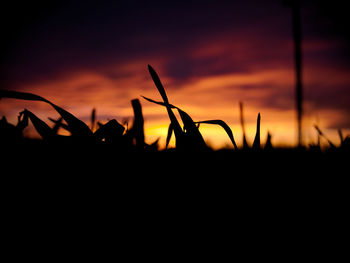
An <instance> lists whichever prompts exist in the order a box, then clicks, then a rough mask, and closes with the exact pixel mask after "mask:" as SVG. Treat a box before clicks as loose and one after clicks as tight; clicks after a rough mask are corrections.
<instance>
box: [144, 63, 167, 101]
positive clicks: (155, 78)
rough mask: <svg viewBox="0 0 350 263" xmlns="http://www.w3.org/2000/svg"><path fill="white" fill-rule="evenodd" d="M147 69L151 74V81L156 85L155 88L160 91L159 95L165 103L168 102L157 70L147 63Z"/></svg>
mask: <svg viewBox="0 0 350 263" xmlns="http://www.w3.org/2000/svg"><path fill="white" fill-rule="evenodd" d="M148 71H149V73H150V74H151V77H152V79H153V82H154V84H155V85H156V87H157V89H158V91H159V93H160V96H162V99H163V101H164V102H165V103H169V100H168V97H167V95H166V93H165V89H164V87H163V84H162V82H161V81H160V78H159V76H158V74H157V72H156V71H155V70H154V69H153V68H152V67H151V66H150V65H148Z"/></svg>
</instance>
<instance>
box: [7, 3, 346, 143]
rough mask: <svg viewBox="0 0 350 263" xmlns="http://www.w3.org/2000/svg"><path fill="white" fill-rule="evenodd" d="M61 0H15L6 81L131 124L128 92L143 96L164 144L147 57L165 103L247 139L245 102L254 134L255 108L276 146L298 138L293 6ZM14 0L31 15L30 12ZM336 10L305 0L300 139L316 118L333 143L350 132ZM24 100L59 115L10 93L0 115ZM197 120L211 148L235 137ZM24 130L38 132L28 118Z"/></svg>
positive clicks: (310, 133)
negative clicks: (22, 0)
mask: <svg viewBox="0 0 350 263" xmlns="http://www.w3.org/2000/svg"><path fill="white" fill-rule="evenodd" d="M68 2H69V3H68ZM68 2H67V3H65V1H62V3H61V4H59V5H58V6H55V5H53V6H52V7H51V6H50V5H49V6H46V7H45V6H35V4H34V3H31V4H28V5H27V6H20V7H19V6H17V5H14V6H13V13H15V14H17V16H15V18H17V20H18V22H17V23H14V24H13V25H12V27H11V28H10V29H9V32H8V35H6V34H5V39H6V40H8V41H7V44H8V45H7V46H6V49H4V53H6V56H4V57H3V58H1V61H0V62H2V63H1V64H0V66H1V68H0V69H1V71H0V73H1V79H0V81H1V88H3V89H8V90H17V91H23V92H30V93H34V94H38V95H40V96H42V97H44V98H47V99H49V100H51V101H53V102H54V103H56V104H57V105H59V106H61V107H63V108H64V109H66V110H67V111H69V112H71V113H72V114H74V115H75V116H77V117H78V118H80V119H82V120H83V121H85V122H86V123H87V124H89V122H90V114H91V110H92V109H93V108H96V110H97V111H96V113H97V120H98V121H101V122H106V121H108V120H109V119H116V120H117V121H118V122H120V123H124V122H125V121H129V123H131V121H132V118H133V112H132V107H131V103H130V101H131V100H132V99H135V98H138V99H140V101H141V104H142V107H143V115H144V119H145V136H146V142H147V143H151V142H153V141H155V140H156V139H157V138H160V146H161V147H164V144H165V138H166V134H167V128H168V125H169V123H170V122H169V119H168V116H167V113H166V110H165V109H164V108H163V107H161V106H159V105H154V104H152V103H150V102H148V101H145V100H144V99H143V98H142V97H141V95H143V96H146V97H148V98H152V99H155V100H161V98H160V95H159V93H158V91H157V89H156V87H155V86H154V83H153V81H152V79H151V77H150V76H149V73H148V71H147V64H150V65H152V66H153V68H154V69H155V70H156V71H157V73H158V74H159V76H160V79H161V81H162V82H163V84H164V87H165V89H166V92H167V94H168V97H169V100H170V102H171V103H172V104H174V105H176V106H178V107H180V108H181V109H183V110H184V111H186V112H187V113H188V114H189V115H190V116H191V117H192V118H193V119H194V121H203V120H209V119H221V120H223V121H225V122H226V123H227V124H228V125H229V126H230V127H231V129H232V131H233V134H234V137H235V139H236V141H237V143H238V145H242V130H241V127H240V121H239V102H243V103H244V109H245V111H244V115H245V124H246V132H247V137H248V138H247V139H248V140H249V141H250V142H251V143H252V141H253V138H254V135H255V125H256V118H257V115H258V113H261V118H262V119H261V137H262V142H264V140H265V138H266V135H267V132H268V131H269V132H270V133H271V134H272V143H273V144H274V145H288V146H295V145H296V143H297V134H296V131H297V124H296V111H295V79H294V75H295V73H294V60H293V38H292V24H291V10H290V8H289V7H286V6H283V5H282V4H281V3H279V1H257V0H248V1H219V2H217V1H212V0H203V1H190V2H188V1H185V2H182V1H166V2H164V1H157V0H154V1H148V2H147V3H144V2H143V1H140V2H138V1H135V2H133V4H130V3H127V2H125V1H113V3H112V2H111V1H104V0H101V1H98V2H96V3H94V1H91V2H90V1H89V3H86V1H79V0H77V1H74V3H71V1H68ZM32 5H33V6H32ZM48 7H50V8H48ZM21 8H23V10H22V12H23V14H27V13H28V14H32V15H29V16H28V17H26V19H27V20H26V21H23V17H22V15H21V12H20V11H21ZM333 9H334V10H333ZM344 10H345V9H344ZM29 11H32V12H29ZM325 11H327V12H325ZM331 11H333V12H334V13H331ZM38 12H39V14H38ZM339 12H343V11H342V10H338V8H335V7H332V6H331V5H326V6H324V5H323V3H318V2H317V4H315V3H313V2H312V1H309V0H305V1H303V5H302V10H301V14H302V35H303V41H302V50H303V77H304V80H303V84H304V118H303V130H304V137H303V140H304V144H305V145H308V144H309V143H316V142H317V132H316V130H315V129H314V128H313V126H314V125H315V124H317V125H318V126H319V127H320V128H321V129H322V130H323V131H324V133H325V134H326V135H327V136H328V137H329V138H330V139H331V140H332V141H333V143H334V144H338V143H339V137H338V132H337V131H338V129H341V130H342V131H343V133H344V135H346V134H349V132H350V118H349V116H350V104H349V103H348V102H349V100H350V93H349V86H350V78H349V76H350V63H349V61H350V60H348V59H347V58H348V57H347V56H348V46H349V43H348V39H347V37H346V34H345V33H346V32H344V31H342V30H343V29H342V26H343V24H342V23H341V22H342V21H341V20H340V21H339V20H338V19H340V18H341V17H342V16H338V13H339ZM336 18H337V19H336ZM14 20H15V19H14ZM17 20H16V21H17ZM5 33H6V32H5ZM6 37H7V38H6ZM24 108H28V109H29V110H31V111H33V113H35V114H36V115H37V116H38V117H40V118H41V119H42V120H44V121H45V122H47V123H48V124H50V122H49V121H48V119H47V118H48V117H52V118H56V117H58V116H57V113H56V112H55V111H53V110H52V109H51V108H50V107H49V106H48V105H45V104H44V103H40V102H29V101H18V100H9V99H2V100H1V101H0V117H2V116H6V118H7V119H8V121H9V122H11V123H16V121H17V115H18V113H19V112H20V111H22V110H23V109H24ZM200 131H201V132H202V134H203V137H204V139H205V140H206V141H207V142H208V143H209V144H210V145H212V146H213V147H214V148H216V149H217V148H221V147H225V146H227V145H229V146H230V147H232V146H231V145H230V141H229V139H228V137H227V135H226V134H225V132H224V131H223V130H222V129H221V128H220V127H214V126H209V125H204V124H203V125H201V127H200ZM27 133H28V135H30V136H37V134H36V133H35V132H33V130H31V129H29V128H28V129H27ZM172 144H173V141H172Z"/></svg>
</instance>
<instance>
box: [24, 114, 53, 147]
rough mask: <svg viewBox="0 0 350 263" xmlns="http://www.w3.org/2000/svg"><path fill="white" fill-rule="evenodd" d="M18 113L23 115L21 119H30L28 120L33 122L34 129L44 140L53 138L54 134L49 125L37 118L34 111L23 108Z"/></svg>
mask: <svg viewBox="0 0 350 263" xmlns="http://www.w3.org/2000/svg"><path fill="white" fill-rule="evenodd" d="M20 115H21V116H23V119H26V118H29V119H30V121H31V122H32V123H33V126H34V128H35V130H36V131H37V132H38V133H39V135H40V136H41V137H42V138H43V139H44V140H50V139H53V138H54V136H55V135H56V134H55V133H54V132H53V130H52V129H51V128H50V126H49V125H47V124H46V123H45V122H44V121H42V120H41V119H39V118H38V117H37V116H36V115H35V114H34V113H32V112H30V111H29V110H24V111H23V112H21V113H20Z"/></svg>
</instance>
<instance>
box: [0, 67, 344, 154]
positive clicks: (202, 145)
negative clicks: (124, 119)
mask: <svg viewBox="0 0 350 263" xmlns="http://www.w3.org/2000/svg"><path fill="white" fill-rule="evenodd" d="M148 70H149V73H150V75H151V77H152V80H153V82H154V84H155V86H156V88H157V90H158V92H159V93H160V95H161V97H162V100H163V101H155V100H153V99H150V98H147V97H144V96H142V97H143V98H144V99H145V100H146V101H148V102H151V103H155V104H157V105H160V106H162V107H165V109H166V111H167V114H168V117H169V120H170V123H169V127H168V132H167V136H166V143H165V148H164V149H159V146H158V140H157V141H155V142H153V143H151V144H150V145H148V144H147V143H146V142H145V133H144V118H143V113H142V105H141V103H140V101H139V100H138V99H133V100H132V101H131V106H132V108H133V113H134V119H133V122H132V125H131V128H129V127H128V124H127V123H126V124H121V123H119V122H118V121H117V120H115V119H112V120H110V121H108V122H107V123H106V124H101V123H100V122H96V109H93V110H92V112H91V119H90V127H89V126H88V125H86V124H85V123H84V122H83V121H82V120H80V119H78V118H77V117H75V116H74V115H73V114H71V113H69V112H68V111H66V110H64V109H62V108H61V107H59V106H57V105H56V104H54V103H53V102H51V101H49V100H47V99H45V98H43V97H41V96H38V95H35V94H32V93H26V92H17V91H6V90H0V99H1V98H12V99H19V100H30V101H38V102H45V103H47V104H49V105H51V106H52V107H53V108H54V109H55V110H56V111H57V112H58V114H59V115H60V118H59V119H57V120H55V119H52V118H49V120H50V121H51V122H53V123H54V125H53V127H52V128H51V127H50V126H49V125H48V124H47V123H45V122H44V121H43V120H41V119H40V118H39V117H37V116H36V115H35V114H34V113H33V112H31V111H29V110H27V109H24V110H23V111H22V112H20V113H19V116H18V122H17V124H16V125H13V124H10V123H8V122H7V120H6V117H5V116H4V117H3V118H2V119H1V120H0V143H1V145H12V146H13V144H11V143H15V144H16V145H18V144H23V145H26V146H28V145H32V146H33V145H36V146H35V147H41V146H40V145H43V144H41V143H40V142H39V141H38V140H32V142H29V140H28V139H27V138H25V136H24V135H23V130H24V129H25V128H26V127H27V126H28V124H29V120H30V121H31V123H32V124H33V126H34V128H35V130H36V131H37V132H38V134H39V135H40V136H41V138H42V140H41V141H42V142H44V143H45V144H44V145H46V146H45V147H48V148H45V149H50V148H52V149H54V150H56V149H58V148H60V147H63V148H64V147H66V146H70V145H79V146H80V147H81V148H82V149H93V150H94V149H95V150H96V152H99V153H100V154H102V155H103V156H106V155H104V154H103V153H104V152H105V153H118V154H127V153H141V152H179V153H181V154H186V153H193V152H196V153H210V152H213V151H212V149H211V148H210V147H209V146H208V145H207V144H206V142H205V140H204V138H203V136H202V134H201V132H200V130H199V128H200V126H201V125H203V124H205V125H219V126H220V127H222V128H223V129H224V131H225V132H226V134H227V135H228V138H229V139H230V141H231V143H232V146H233V149H231V150H224V149H222V150H217V151H216V152H217V153H226V154H227V153H242V154H243V155H242V156H245V155H244V153H249V152H251V153H256V154H257V153H259V154H263V153H265V154H266V156H271V154H272V155H273V156H274V158H275V157H276V156H278V155H279V154H280V153H286V151H281V149H278V148H277V147H274V146H273V145H272V142H271V134H270V132H268V134H267V139H266V143H265V146H264V148H262V145H261V134H260V133H261V132H260V126H261V115H260V113H259V114H258V116H257V124H256V134H255V138H254V142H253V144H252V146H251V147H250V146H249V144H248V142H247V138H246V133H245V128H244V116H243V103H242V102H240V104H239V108H240V122H241V126H242V131H243V146H242V149H240V148H239V147H238V146H237V144H236V141H235V139H234V134H233V132H232V130H231V128H230V127H229V126H228V125H227V123H226V122H224V121H223V120H199V121H194V120H193V119H192V117H191V116H190V115H189V114H188V113H187V112H185V111H184V110H183V109H181V108H180V107H177V106H175V105H173V104H170V102H169V99H168V96H167V94H166V91H165V88H164V86H163V84H162V82H161V81H160V78H159V76H158V74H157V73H156V71H155V70H154V69H153V68H152V67H151V66H150V65H149V66H148ZM174 110H176V111H178V113H179V116H180V118H181V121H182V123H183V127H181V125H180V123H179V121H178V119H177V117H176V116H175V113H174ZM96 123H97V125H96ZM125 126H126V127H125ZM60 128H63V129H65V130H67V131H69V133H70V135H67V136H63V135H59V134H58V130H59V129H60ZM315 129H316V130H317V132H318V135H319V137H320V138H321V137H322V138H324V139H326V140H327V142H328V143H329V145H330V149H332V150H333V151H338V152H340V153H342V154H343V153H348V152H349V148H350V147H349V145H350V143H349V142H350V137H349V136H346V137H345V138H344V136H343V134H342V132H341V131H340V130H339V137H340V146H339V147H336V146H335V145H334V143H332V142H331V141H330V140H329V139H328V137H327V136H326V135H325V134H324V133H323V132H322V131H321V130H320V128H319V127H318V126H315ZM173 133H174V135H175V148H174V149H168V146H169V142H170V139H171V137H172V134H173ZM67 149H68V150H69V149H70V148H69V147H68V148H67ZM314 149H319V151H318V152H320V143H318V145H316V146H312V145H310V147H309V148H303V151H304V152H305V151H306V152H307V151H308V150H310V152H315V151H314ZM89 152H91V151H89ZM289 152H290V153H291V156H295V155H294V153H295V152H296V151H295V149H290V150H289ZM298 153H300V149H299V151H298ZM220 156H222V155H220ZM251 156H252V155H250V157H251ZM253 156H255V155H253ZM259 156H261V155H259ZM232 157H234V158H236V160H237V155H234V156H232Z"/></svg>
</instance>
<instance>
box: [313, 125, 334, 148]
mask: <svg viewBox="0 0 350 263" xmlns="http://www.w3.org/2000/svg"><path fill="white" fill-rule="evenodd" d="M314 127H315V129H316V131H317V132H318V134H319V135H320V136H321V137H323V138H325V139H326V141H327V142H328V143H329V145H330V146H331V147H332V148H335V145H334V144H333V143H332V141H331V140H330V139H328V137H327V136H326V135H325V134H324V133H323V132H322V131H321V130H320V128H319V127H318V126H317V125H314Z"/></svg>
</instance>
